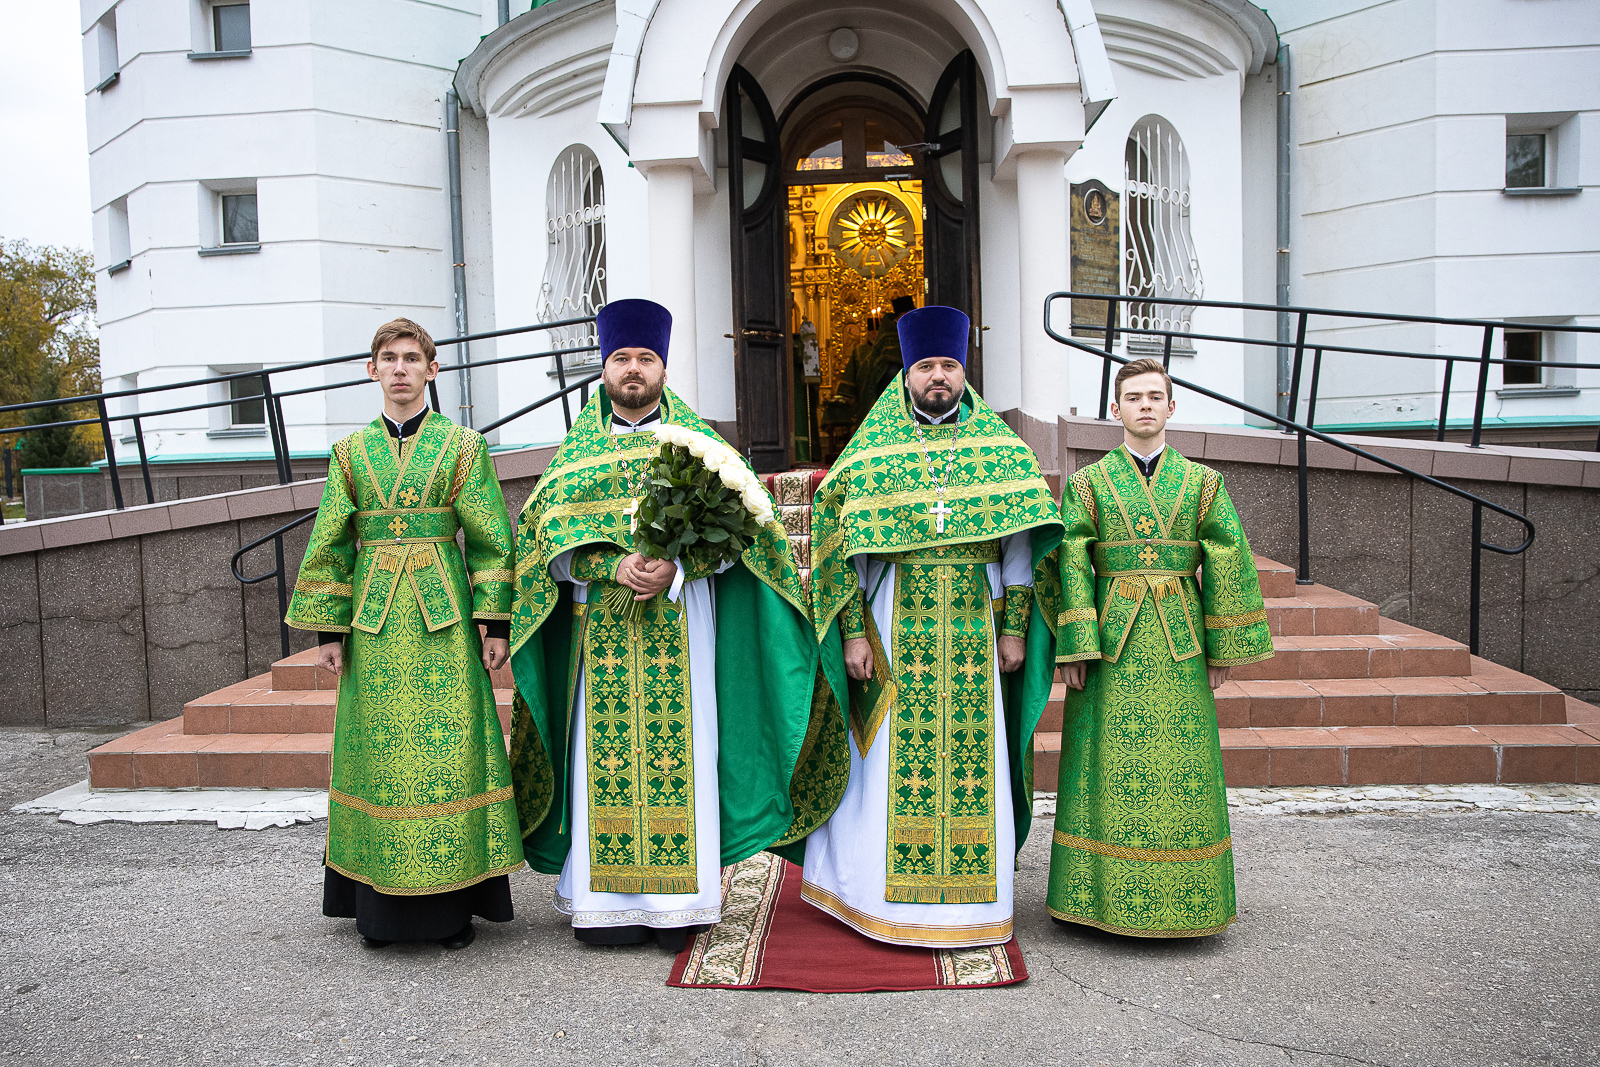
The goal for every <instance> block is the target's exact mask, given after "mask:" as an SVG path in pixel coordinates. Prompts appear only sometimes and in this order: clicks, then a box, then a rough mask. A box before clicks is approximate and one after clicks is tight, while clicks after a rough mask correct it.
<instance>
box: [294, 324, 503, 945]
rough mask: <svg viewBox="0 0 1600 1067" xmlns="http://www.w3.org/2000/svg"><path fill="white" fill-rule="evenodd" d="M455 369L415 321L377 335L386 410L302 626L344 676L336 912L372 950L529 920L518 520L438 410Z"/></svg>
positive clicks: (344, 477) (487, 468) (338, 727)
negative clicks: (519, 707) (522, 895)
mask: <svg viewBox="0 0 1600 1067" xmlns="http://www.w3.org/2000/svg"><path fill="white" fill-rule="evenodd" d="M438 370H439V365H438V363H437V362H436V361H435V359H434V345H433V339H432V338H430V337H429V336H428V332H427V331H426V330H424V329H423V328H422V327H421V326H418V325H417V324H416V323H414V322H411V321H409V320H407V319H396V320H395V321H393V322H391V323H389V324H388V325H386V326H384V327H383V328H381V329H380V330H379V331H378V333H377V335H376V336H375V337H374V338H373V339H372V359H371V360H370V361H369V362H368V363H367V374H368V375H369V376H370V377H371V378H372V379H373V380H375V381H377V382H378V383H379V384H380V385H381V386H382V388H383V414H382V415H381V416H380V417H379V418H378V419H376V420H375V421H373V422H372V424H371V425H369V426H368V427H367V428H366V429H364V430H360V431H358V432H356V433H353V434H351V435H350V436H349V437H346V438H344V439H343V440H341V441H339V442H338V443H337V444H335V445H334V446H333V454H332V456H331V457H330V459H329V462H328V486H327V489H326V490H325V491H324V492H323V495H322V504H321V506H320V507H319V509H318V511H317V521H316V525H315V526H313V527H312V531H311V544H310V546H309V547H308V548H307V549H306V555H305V560H304V562H303V563H302V564H301V566H300V576H299V578H298V580H297V581H296V582H295V587H294V597H293V599H292V600H291V601H290V603H289V614H288V619H287V621H288V623H289V625H290V626H294V627H298V628H299V629H302V630H315V631H317V632H318V633H319V635H320V650H319V652H318V658H317V662H318V664H319V665H320V666H322V667H324V668H325V669H327V670H329V671H331V672H333V673H334V674H336V675H338V676H339V705H338V712H337V716H336V718H335V721H334V734H333V782H332V786H331V787H330V788H329V790H328V846H327V854H326V857H325V860H324V862H325V865H326V873H325V876H324V882H323V894H322V912H323V914H324V915H331V916H337V917H344V918H354V919H355V920H356V929H357V930H358V931H359V932H360V933H361V935H362V936H363V938H364V939H365V940H366V943H367V944H368V946H369V947H380V946H382V945H385V944H387V943H389V942H391V941H419V940H439V941H440V942H441V943H442V944H443V945H444V946H445V947H446V948H452V949H454V948H464V947H465V946H467V945H468V944H470V943H471V942H472V939H473V937H474V933H473V927H472V917H473V916H474V915H478V916H481V917H483V918H485V919H489V920H490V921H493V922H509V921H510V920H511V888H510V884H509V882H508V880H507V877H506V875H507V873H508V872H510V871H513V870H515V869H516V868H518V867H520V866H522V842H521V840H520V839H519V836H518V834H517V811H516V804H515V802H514V800H513V797H512V789H511V768H510V766H509V764H508V763H507V760H506V745H505V735H504V733H503V732H502V731H501V728H500V719H499V717H498V715H496V713H495V701H494V690H493V688H492V685H491V682H490V680H489V674H488V671H490V670H494V669H497V668H499V667H501V666H503V665H504V664H505V661H506V651H507V638H508V634H509V630H510V622H509V620H510V618H511V614H510V612H511V561H512V556H511V553H512V535H511V520H510V518H509V516H508V515H507V514H506V506H505V501H504V500H502V499H501V496H500V483H499V481H498V480H497V479H496V478H495V473H494V467H493V465H492V464H491V463H490V462H489V451H488V448H487V447H486V446H485V445H484V442H483V438H482V437H480V436H479V435H478V434H477V433H475V432H473V431H472V430H469V429H466V428H465V427H461V426H457V425H456V424H455V423H453V422H451V421H450V420H449V419H447V418H445V417H444V416H443V415H440V414H438V413H436V412H431V411H429V410H428V408H427V404H426V399H427V398H426V393H425V389H426V386H427V383H428V382H430V381H432V380H433V378H434V376H435V375H436V374H437V373H438ZM458 533H460V534H464V535H465V540H466V558H465V560H464V561H463V559H462V553H461V550H460V549H459V548H458V547H457V542H456V536H457V534H458ZM479 623H482V624H483V625H484V627H485V629H486V630H487V637H486V638H484V639H483V640H481V641H480V639H479V636H478V624H479Z"/></svg>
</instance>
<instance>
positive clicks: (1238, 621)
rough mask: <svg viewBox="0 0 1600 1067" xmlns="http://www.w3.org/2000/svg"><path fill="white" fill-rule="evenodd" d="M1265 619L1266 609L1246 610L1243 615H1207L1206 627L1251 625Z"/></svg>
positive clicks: (1219, 628) (1218, 628)
mask: <svg viewBox="0 0 1600 1067" xmlns="http://www.w3.org/2000/svg"><path fill="white" fill-rule="evenodd" d="M1266 621H1267V609H1266V608H1262V609H1260V610H1259V611H1247V612H1245V613H1244V614H1243V615H1207V616H1206V629H1208V630H1227V629H1230V628H1232V627H1234V626H1253V625H1255V624H1256V623H1258V622H1266Z"/></svg>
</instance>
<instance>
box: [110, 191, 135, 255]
mask: <svg viewBox="0 0 1600 1067" xmlns="http://www.w3.org/2000/svg"><path fill="white" fill-rule="evenodd" d="M106 237H107V240H108V241H109V246H108V247H107V249H106V252H107V254H108V255H109V256H110V257H111V264H110V266H111V270H112V271H113V272H115V271H116V270H118V269H119V268H121V267H124V266H126V265H127V263H128V260H130V259H131V258H133V242H132V240H131V239H130V235H129V233H128V198H127V197H122V198H121V199H120V200H113V201H111V204H110V206H108V207H107V208H106Z"/></svg>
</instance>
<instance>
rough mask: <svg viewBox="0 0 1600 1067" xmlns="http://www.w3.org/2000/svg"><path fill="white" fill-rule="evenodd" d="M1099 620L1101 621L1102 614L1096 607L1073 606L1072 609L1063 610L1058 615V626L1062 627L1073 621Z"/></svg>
mask: <svg viewBox="0 0 1600 1067" xmlns="http://www.w3.org/2000/svg"><path fill="white" fill-rule="evenodd" d="M1098 621H1100V614H1099V612H1097V611H1095V609H1094V608H1073V609H1072V610H1071V611H1063V612H1062V613H1061V614H1060V615H1058V616H1057V617H1056V626H1057V627H1061V626H1065V625H1067V624H1068V623H1072V622H1098Z"/></svg>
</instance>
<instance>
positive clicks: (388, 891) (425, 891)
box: [322, 857, 526, 897]
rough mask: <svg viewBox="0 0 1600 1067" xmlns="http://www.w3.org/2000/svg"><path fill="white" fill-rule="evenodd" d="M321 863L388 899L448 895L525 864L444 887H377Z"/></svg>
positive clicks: (361, 877)
mask: <svg viewBox="0 0 1600 1067" xmlns="http://www.w3.org/2000/svg"><path fill="white" fill-rule="evenodd" d="M322 863H323V866H325V867H328V868H329V869H330V870H335V871H338V872H339V873H340V874H342V875H344V876H345V877H346V878H348V879H350V880H351V881H352V882H361V883H362V884H363V885H370V886H371V887H372V888H373V889H374V890H376V891H377V892H379V893H382V894H383V895H384V896H389V897H427V896H432V895H433V894H435V893H449V892H453V891H454V890H457V889H466V888H468V887H469V886H475V885H477V884H478V883H479V882H487V881H488V880H489V879H491V878H498V877H500V876H501V875H502V874H510V873H511V872H512V871H514V870H516V869H517V868H518V867H521V866H523V865H524V864H525V863H526V861H525V860H518V861H517V862H515V863H511V864H507V865H506V866H504V867H496V868H495V869H494V870H492V871H484V872H483V873H482V874H475V875H473V876H472V877H471V878H462V879H460V880H459V881H455V882H447V883H445V884H444V885H424V886H391V885H379V884H378V883H377V882H374V881H373V880H372V879H371V878H369V877H367V876H366V875H364V874H359V873H357V872H356V871H353V870H351V869H350V868H348V867H341V866H339V865H338V864H337V863H335V862H333V861H332V860H331V859H328V858H327V857H323V860H322Z"/></svg>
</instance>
